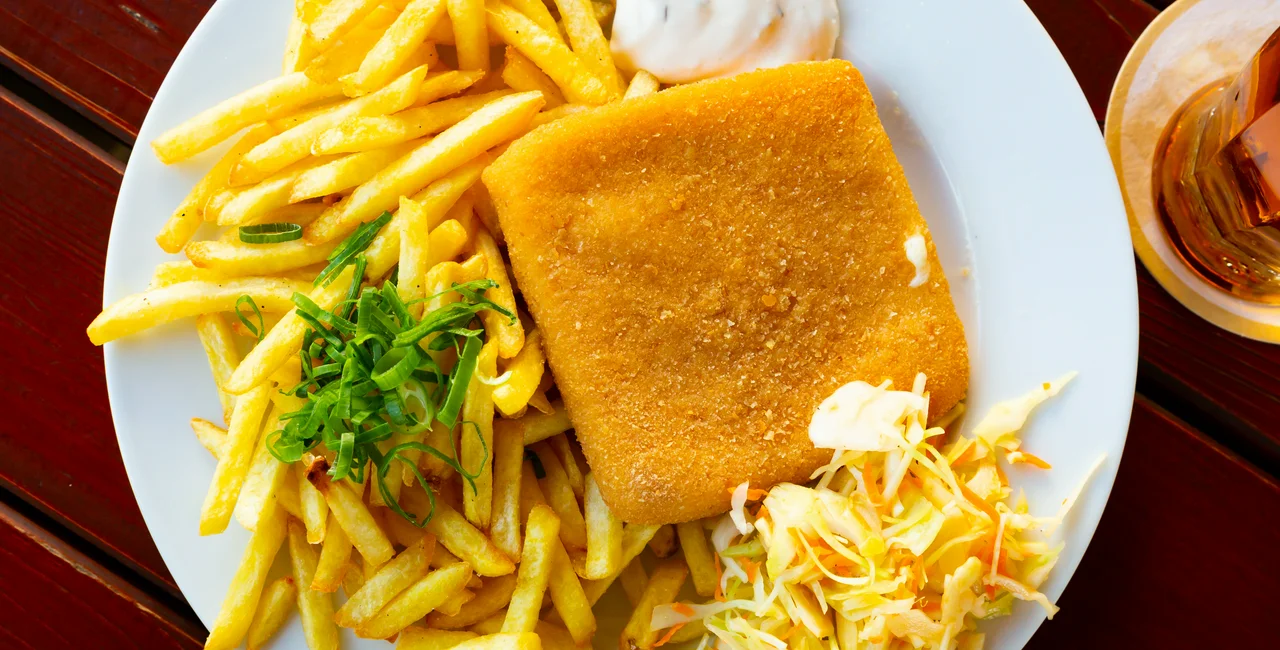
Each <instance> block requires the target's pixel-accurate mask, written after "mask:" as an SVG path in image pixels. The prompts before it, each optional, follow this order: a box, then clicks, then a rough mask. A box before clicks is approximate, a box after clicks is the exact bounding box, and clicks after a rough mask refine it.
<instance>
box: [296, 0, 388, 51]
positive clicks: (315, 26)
mask: <svg viewBox="0 0 1280 650" xmlns="http://www.w3.org/2000/svg"><path fill="white" fill-rule="evenodd" d="M378 4H379V0H333V1H332V2H330V3H329V4H328V6H326V7H325V8H324V11H321V12H320V15H318V16H316V19H315V20H314V21H312V22H311V24H310V25H308V31H309V32H311V38H312V39H314V40H315V42H316V45H318V46H319V47H322V48H323V47H327V46H328V45H329V44H331V43H332V42H333V41H334V40H335V39H337V38H338V37H340V36H342V35H343V34H345V33H347V32H348V31H350V30H351V28H352V27H355V26H356V25H357V24H358V23H359V22H360V21H361V19H363V18H364V17H365V16H367V15H369V12H371V11H373V10H374V8H375V7H377V6H378Z"/></svg>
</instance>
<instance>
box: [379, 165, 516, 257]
mask: <svg viewBox="0 0 1280 650" xmlns="http://www.w3.org/2000/svg"><path fill="white" fill-rule="evenodd" d="M491 160H492V158H490V157H489V156H480V157H478V158H476V159H475V160H473V161H471V162H468V163H467V164H465V165H462V166H461V167H459V168H457V169H455V170H453V171H452V172H450V173H449V174H447V175H445V176H444V177H443V178H441V179H440V180H437V181H436V182H434V183H432V184H431V185H428V186H427V188H426V189H424V190H422V191H421V192H419V193H417V194H415V195H414V196H413V200H414V201H417V202H418V204H419V205H421V206H422V208H423V210H425V211H426V212H427V227H429V228H432V229H434V228H436V227H437V226H438V225H439V224H440V222H441V221H443V220H444V217H445V213H447V212H448V211H449V208H450V207H452V206H453V204H454V203H455V202H457V200H458V197H460V196H462V193H463V192H466V191H467V188H469V187H471V186H472V185H474V184H475V182H476V181H478V180H480V172H482V171H483V170H484V168H485V166H487V165H488V164H489V162H490V161H491ZM402 222H403V217H401V216H400V215H398V214H397V215H396V216H395V217H392V218H391V221H390V222H389V223H388V224H387V225H386V226H383V228H382V231H381V232H379V233H378V234H377V236H375V237H374V238H373V241H372V242H371V243H370V244H369V248H367V249H365V258H366V259H368V260H369V263H368V266H367V267H366V268H365V275H366V277H368V278H369V279H370V280H373V279H375V278H380V277H382V276H383V275H386V274H387V272H388V271H390V270H391V267H392V266H393V265H395V263H396V256H397V255H399V253H400V229H401V223H402ZM434 243H435V242H432V244H434Z"/></svg>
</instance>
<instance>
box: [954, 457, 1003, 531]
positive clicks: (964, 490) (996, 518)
mask: <svg viewBox="0 0 1280 650" xmlns="http://www.w3.org/2000/svg"><path fill="white" fill-rule="evenodd" d="M997 469H998V468H997ZM957 484H958V485H959V486H960V494H963V495H964V498H966V499H968V500H969V503H972V504H973V505H974V506H976V507H977V508H978V509H979V510H981V511H982V512H983V513H985V514H986V515H987V516H988V517H990V518H991V523H993V524H996V523H999V522H1000V513H998V512H996V509H995V508H993V507H991V504H990V503H987V502H986V501H985V500H983V498H982V497H980V496H978V495H977V494H976V493H974V491H973V490H970V489H969V486H967V485H965V484H964V483H959V482H957Z"/></svg>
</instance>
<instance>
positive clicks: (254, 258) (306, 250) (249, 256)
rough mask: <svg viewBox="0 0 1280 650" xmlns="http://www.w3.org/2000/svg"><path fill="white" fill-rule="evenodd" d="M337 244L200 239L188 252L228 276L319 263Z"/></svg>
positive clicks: (270, 272) (204, 265)
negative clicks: (249, 242) (314, 244)
mask: <svg viewBox="0 0 1280 650" xmlns="http://www.w3.org/2000/svg"><path fill="white" fill-rule="evenodd" d="M336 246H337V244H336V243H331V244H321V245H319V246H310V245H308V244H305V243H303V242H302V241H301V240H296V241H289V242H280V243H276V244H241V243H238V242H237V243H227V242H218V241H198V242H192V243H190V244H187V249H186V252H187V257H188V258H189V259H190V260H191V263H192V264H195V265H196V266H197V267H199V268H207V269H213V270H214V271H216V272H218V273H222V274H225V275H228V276H243V275H275V274H279V273H284V272H285V271H292V270H294V269H299V268H302V267H305V266H311V265H312V264H319V263H320V262H323V261H325V259H326V258H327V257H328V256H329V254H330V253H332V252H333V249H334V248H335V247H336ZM228 378H229V377H228Z"/></svg>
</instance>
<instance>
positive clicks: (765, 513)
mask: <svg viewBox="0 0 1280 650" xmlns="http://www.w3.org/2000/svg"><path fill="white" fill-rule="evenodd" d="M768 517H769V509H768V508H766V507H764V504H763V503H762V504H760V509H759V510H757V511H756V519H767V518H768Z"/></svg>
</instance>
